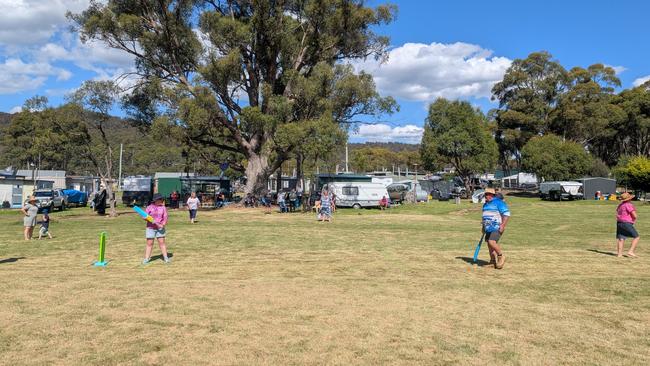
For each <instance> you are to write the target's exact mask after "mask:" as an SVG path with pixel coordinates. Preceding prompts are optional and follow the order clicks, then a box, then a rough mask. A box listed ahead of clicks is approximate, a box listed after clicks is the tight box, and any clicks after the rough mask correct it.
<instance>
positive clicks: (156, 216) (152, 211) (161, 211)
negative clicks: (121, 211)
mask: <svg viewBox="0 0 650 366" xmlns="http://www.w3.org/2000/svg"><path fill="white" fill-rule="evenodd" d="M145 211H146V212H147V213H148V214H149V215H151V217H153V221H154V223H150V222H149V221H147V227H149V228H152V229H160V228H162V227H163V226H165V225H167V208H166V207H165V206H164V205H163V206H156V205H153V204H152V205H149V206H147V209H146V210H145ZM156 224H157V225H156Z"/></svg>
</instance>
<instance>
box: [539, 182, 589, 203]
mask: <svg viewBox="0 0 650 366" xmlns="http://www.w3.org/2000/svg"><path fill="white" fill-rule="evenodd" d="M539 196H540V198H541V199H548V200H552V201H561V200H575V199H580V200H581V199H582V198H583V191H582V183H580V182H544V183H541V184H540V185H539Z"/></svg>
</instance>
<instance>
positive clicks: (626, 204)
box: [616, 192, 641, 257]
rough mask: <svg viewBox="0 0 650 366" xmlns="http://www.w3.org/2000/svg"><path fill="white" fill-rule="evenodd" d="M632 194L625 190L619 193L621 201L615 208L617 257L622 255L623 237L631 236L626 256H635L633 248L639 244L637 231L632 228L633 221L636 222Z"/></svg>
mask: <svg viewBox="0 0 650 366" xmlns="http://www.w3.org/2000/svg"><path fill="white" fill-rule="evenodd" d="M633 199H634V196H633V195H631V194H629V193H627V192H625V193H623V194H621V200H622V201H623V202H621V203H620V204H619V205H618V207H617V208H616V249H617V253H616V256H617V257H622V256H623V244H625V239H627V238H632V245H631V246H630V250H629V251H628V252H627V256H628V257H636V256H637V255H636V254H634V250H635V249H636V246H637V244H639V239H641V237H640V236H639V233H638V232H637V231H636V229H635V228H634V223H635V222H636V218H637V215H636V208H635V207H634V205H633V204H632V202H630V201H632V200H633Z"/></svg>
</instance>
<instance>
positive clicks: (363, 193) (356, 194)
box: [329, 182, 388, 208]
mask: <svg viewBox="0 0 650 366" xmlns="http://www.w3.org/2000/svg"><path fill="white" fill-rule="evenodd" d="M329 187H330V189H332V190H333V191H334V194H335V195H336V207H353V208H361V207H379V200H381V199H382V197H384V196H386V198H388V191H387V190H386V186H384V185H383V184H382V183H367V182H349V183H347V182H346V183H331V184H329Z"/></svg>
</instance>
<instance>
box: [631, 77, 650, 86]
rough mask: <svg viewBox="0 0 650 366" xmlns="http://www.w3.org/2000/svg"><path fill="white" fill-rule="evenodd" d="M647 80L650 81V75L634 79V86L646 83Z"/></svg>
mask: <svg viewBox="0 0 650 366" xmlns="http://www.w3.org/2000/svg"><path fill="white" fill-rule="evenodd" d="M647 81H650V75H648V76H644V77H640V78H638V79H636V80H634V81H633V82H632V85H634V87H637V86H641V85H643V84H645V83H646V82H647Z"/></svg>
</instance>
